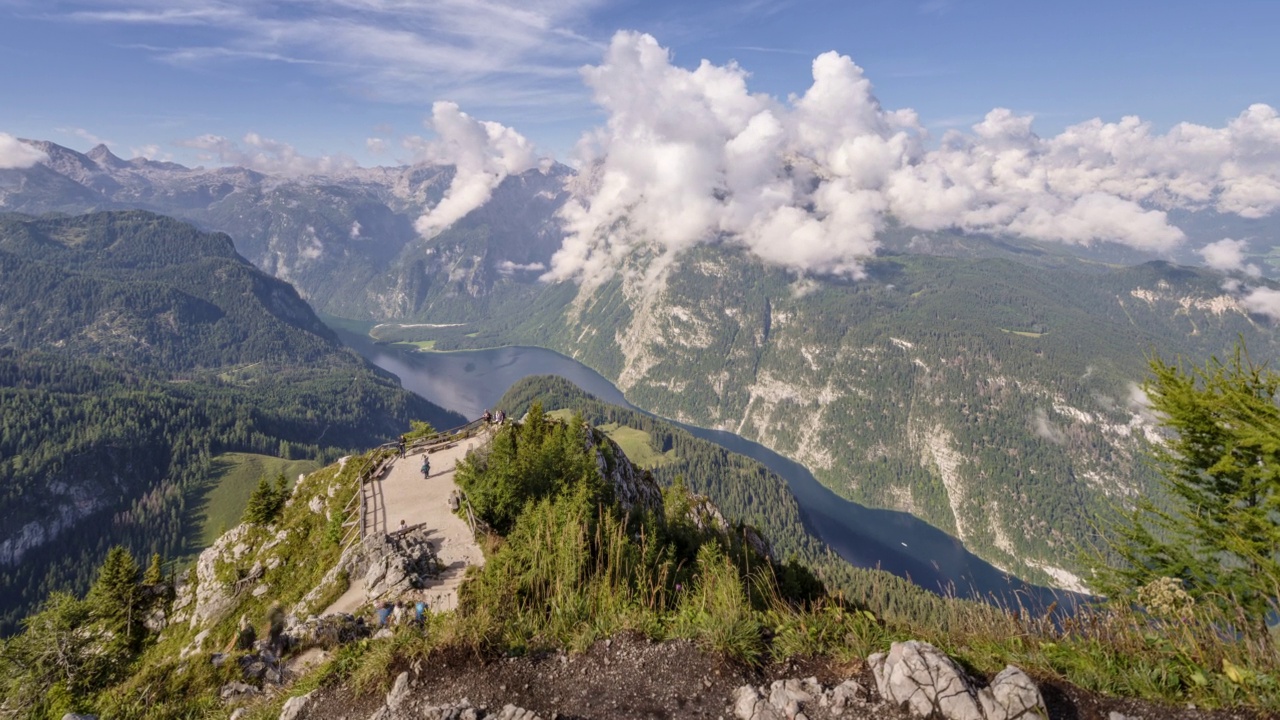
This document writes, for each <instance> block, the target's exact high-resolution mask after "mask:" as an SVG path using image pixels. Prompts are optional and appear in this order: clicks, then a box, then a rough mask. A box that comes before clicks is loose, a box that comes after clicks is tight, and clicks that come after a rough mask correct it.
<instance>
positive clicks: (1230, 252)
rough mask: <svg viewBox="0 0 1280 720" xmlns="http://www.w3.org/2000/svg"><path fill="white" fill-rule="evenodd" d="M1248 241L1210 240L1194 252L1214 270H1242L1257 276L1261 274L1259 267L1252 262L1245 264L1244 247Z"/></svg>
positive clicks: (1247, 244)
mask: <svg viewBox="0 0 1280 720" xmlns="http://www.w3.org/2000/svg"><path fill="white" fill-rule="evenodd" d="M1248 246H1249V243H1248V242H1247V241H1245V240H1232V239H1231V238H1223V239H1221V240H1219V241H1217V242H1211V243H1209V244H1208V245H1205V246H1204V247H1202V248H1200V249H1199V250H1197V251H1196V252H1197V253H1199V254H1200V256H1201V257H1203V258H1204V264H1205V265H1208V266H1209V267H1211V268H1213V269H1214V270H1221V271H1223V272H1243V273H1245V274H1247V275H1251V276H1254V277H1256V276H1258V275H1261V274H1262V271H1261V269H1259V268H1258V266H1257V265H1254V264H1252V263H1250V264H1247V265H1246V264H1245V261H1244V260H1245V254H1244V251H1245V248H1247V247H1248Z"/></svg>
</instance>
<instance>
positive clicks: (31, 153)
mask: <svg viewBox="0 0 1280 720" xmlns="http://www.w3.org/2000/svg"><path fill="white" fill-rule="evenodd" d="M48 159H49V156H48V155H46V154H45V152H44V151H43V150H40V149H39V148H34V147H31V146H30V145H28V144H26V143H24V142H22V141H21V140H19V139H18V138H16V137H14V136H12V135H10V134H8V133H2V132H0V170H15V169H16V170H23V169H26V168H29V167H31V166H32V165H35V164H36V163H38V162H40V161H41V160H48Z"/></svg>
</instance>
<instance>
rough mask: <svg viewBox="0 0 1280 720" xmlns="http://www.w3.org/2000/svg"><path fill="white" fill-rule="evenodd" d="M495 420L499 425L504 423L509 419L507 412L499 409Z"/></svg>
mask: <svg viewBox="0 0 1280 720" xmlns="http://www.w3.org/2000/svg"><path fill="white" fill-rule="evenodd" d="M494 420H495V422H497V423H498V424H499V425H501V424H502V423H504V422H506V421H507V414H506V413H505V412H503V411H501V410H499V411H498V414H497V416H496V417H495V418H494Z"/></svg>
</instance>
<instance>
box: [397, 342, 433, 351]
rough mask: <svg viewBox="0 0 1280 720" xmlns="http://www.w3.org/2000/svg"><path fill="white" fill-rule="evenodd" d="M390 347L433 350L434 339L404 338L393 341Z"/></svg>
mask: <svg viewBox="0 0 1280 720" xmlns="http://www.w3.org/2000/svg"><path fill="white" fill-rule="evenodd" d="M392 347H403V348H415V349H418V350H434V349H435V347H436V341H435V340H404V341H401V342H398V343H394V344H393V345H392Z"/></svg>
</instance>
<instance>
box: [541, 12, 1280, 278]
mask: <svg viewBox="0 0 1280 720" xmlns="http://www.w3.org/2000/svg"><path fill="white" fill-rule="evenodd" d="M583 77H584V79H585V81H586V83H587V85H588V86H589V87H590V88H591V90H592V92H593V95H594V99H595V102H596V103H597V104H598V105H599V106H600V107H601V108H602V109H603V110H604V111H605V113H606V115H607V118H608V119H607V123H606V125H605V126H604V127H602V128H599V129H597V130H596V131H594V132H591V133H589V134H588V135H587V136H586V137H584V139H583V142H582V143H580V147H579V154H580V158H579V160H580V163H581V167H582V168H583V171H584V173H586V174H587V176H588V177H587V179H586V180H585V181H584V182H583V183H582V184H583V186H584V187H587V188H589V190H588V191H587V192H585V193H583V194H581V195H580V197H578V198H577V199H576V200H575V201H573V202H571V203H570V204H569V205H567V206H566V208H565V210H564V213H563V218H564V220H565V226H566V232H567V235H568V237H567V239H566V241H565V244H564V246H563V247H562V248H561V250H560V251H559V252H558V253H557V254H556V256H555V258H554V260H553V263H552V267H551V270H550V271H549V272H548V273H547V275H546V277H547V278H548V279H566V278H582V277H590V278H596V279H599V278H600V277H604V276H607V275H608V273H609V272H611V268H613V267H615V266H616V264H617V262H618V260H619V258H620V257H621V256H623V255H625V254H627V253H628V252H630V250H631V249H632V248H633V247H634V246H635V245H636V244H637V243H651V244H653V245H655V246H656V247H657V249H658V250H659V251H660V252H662V253H664V254H675V253H678V252H679V251H681V250H683V249H685V248H688V247H690V246H692V245H695V244H697V243H702V242H732V243H738V244H741V245H743V246H745V247H747V248H749V249H750V250H751V251H752V252H753V253H755V254H756V255H758V256H759V257H761V258H762V259H764V260H766V261H768V262H771V263H775V264H778V265H782V266H784V267H790V268H794V269H796V270H800V271H805V272H818V273H840V274H846V275H851V276H857V275H858V274H859V273H860V265H859V262H860V260H861V259H863V258H865V257H867V256H868V255H870V254H871V253H872V252H874V250H875V248H876V245H877V243H876V239H875V238H876V234H877V232H878V231H879V230H881V229H882V228H883V227H884V226H885V224H886V223H887V222H888V221H889V219H890V218H896V219H897V220H898V221H900V222H901V223H903V224H906V225H911V226H915V227H919V228H921V229H926V230H930V229H941V228H960V229H963V230H969V231H982V232H996V233H1015V234H1020V235H1026V236H1029V237H1033V238H1038V239H1042V240H1053V241H1059V242H1065V243H1075V244H1090V243H1094V242H1098V241H1114V242H1118V243H1122V244H1125V245H1129V246H1132V247H1135V248H1140V249H1143V250H1150V251H1163V250H1168V249H1171V248H1173V247H1175V246H1177V245H1178V244H1180V243H1181V242H1183V240H1184V235H1183V233H1182V231H1181V230H1179V229H1178V228H1176V227H1174V226H1173V225H1172V224H1171V223H1170V222H1169V219H1168V217H1167V215H1166V213H1165V210H1168V209H1172V208H1190V209H1202V208H1212V209H1215V210H1217V211H1219V212H1225V213H1235V214H1238V215H1241V216H1243V217H1248V218H1256V217H1261V216H1264V215H1268V214H1270V213H1272V212H1274V211H1275V210H1276V209H1277V208H1280V116H1278V115H1277V113H1276V111H1275V110H1274V109H1273V108H1271V107H1269V106H1266V105H1253V106H1251V107H1249V108H1248V109H1247V110H1245V112H1243V113H1242V114H1241V115H1239V116H1238V117H1236V118H1234V119H1232V120H1230V121H1229V122H1228V123H1227V124H1226V126H1225V127H1222V128H1210V127H1205V126H1200V125H1193V124H1190V123H1182V124H1179V125H1177V126H1175V127H1173V128H1172V129H1170V130H1169V131H1168V132H1166V133H1164V134H1160V133H1157V132H1156V131H1155V130H1154V129H1153V127H1152V126H1151V125H1150V124H1149V123H1145V122H1143V121H1142V120H1140V119H1139V118H1137V117H1125V118H1123V119H1121V120H1120V121H1119V122H1115V123H1106V122H1103V121H1101V120H1098V119H1095V120H1090V121H1087V122H1084V123H1080V124H1077V125H1074V126H1072V127H1069V128H1067V129H1066V130H1065V131H1063V132H1062V133H1061V134H1059V135H1056V136H1054V137H1050V138H1041V137H1039V136H1037V135H1036V134H1035V133H1034V132H1033V131H1032V118H1031V117H1030V116H1021V115H1017V114H1015V113H1013V112H1012V111H1010V110H1007V109H1003V108H997V109H995V110H992V111H991V112H990V113H988V114H987V116H986V117H985V118H984V119H983V120H982V122H980V123H978V124H976V125H974V126H973V128H972V131H971V132H969V133H961V132H956V131H951V132H948V133H946V134H945V135H943V136H942V137H941V138H940V140H939V142H937V143H936V144H931V143H930V142H929V138H928V133H927V131H926V130H925V129H924V126H923V125H922V124H921V122H920V120H919V118H918V117H917V115H916V113H915V112H914V111H912V110H910V109H903V110H886V109H884V108H883V107H882V106H881V104H880V102H879V100H878V99H877V98H876V97H875V95H874V94H873V92H872V87H871V83H870V81H869V80H868V79H867V78H866V77H865V75H864V74H863V71H862V69H861V68H859V67H858V66H857V65H856V64H854V63H853V61H852V60H851V59H849V58H848V57H845V56H842V55H838V54H836V53H825V54H823V55H820V56H819V57H818V58H816V59H815V60H814V62H813V84H812V85H811V86H810V88H809V89H808V90H807V91H806V92H805V93H804V94H803V95H801V96H798V97H795V96H793V97H792V98H790V99H789V100H787V101H785V102H784V101H781V100H779V99H776V98H773V97H770V96H768V95H763V94H759V93H752V92H751V91H750V90H749V88H748V85H747V80H748V77H749V75H748V73H747V71H746V70H744V69H743V68H741V67H739V66H738V65H736V64H732V63H731V64H728V65H715V64H712V63H710V62H708V61H705V60H704V61H703V62H702V63H701V64H700V65H699V66H698V67H697V68H696V69H693V70H687V69H683V68H680V67H677V66H675V65H674V64H673V63H672V61H671V56H670V53H669V52H668V51H667V50H666V49H664V48H662V47H661V46H660V45H659V44H658V42H657V41H656V40H655V39H654V38H653V37H651V36H649V35H645V34H640V33H634V32H619V33H617V34H616V35H615V36H614V38H613V41H612V42H611V44H610V46H609V48H608V50H607V51H606V53H605V57H604V60H603V62H602V63H601V64H599V65H596V66H592V67H587V68H584V69H583ZM931 145H932V146H931Z"/></svg>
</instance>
